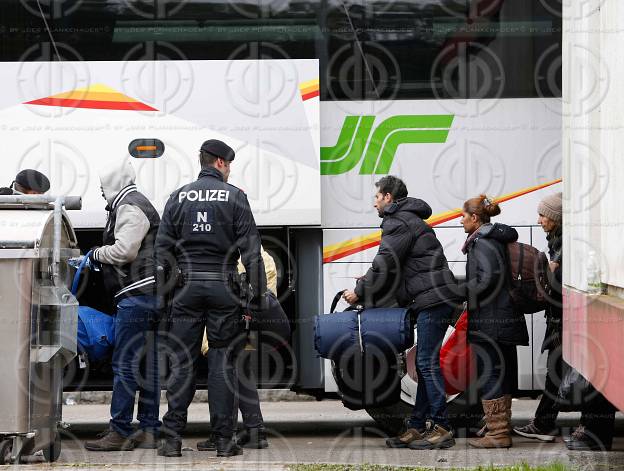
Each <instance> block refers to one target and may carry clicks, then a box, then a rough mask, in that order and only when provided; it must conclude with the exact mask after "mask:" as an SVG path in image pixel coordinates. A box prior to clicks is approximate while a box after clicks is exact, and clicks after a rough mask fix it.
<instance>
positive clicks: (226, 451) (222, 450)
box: [215, 437, 243, 458]
mask: <svg viewBox="0 0 624 471" xmlns="http://www.w3.org/2000/svg"><path fill="white" fill-rule="evenodd" d="M215 441H216V443H217V456H222V457H226V458H227V457H230V456H236V455H242V454H243V449H242V448H241V447H239V446H238V445H237V444H236V441H235V440H234V438H233V437H232V438H223V437H216V440H215Z"/></svg>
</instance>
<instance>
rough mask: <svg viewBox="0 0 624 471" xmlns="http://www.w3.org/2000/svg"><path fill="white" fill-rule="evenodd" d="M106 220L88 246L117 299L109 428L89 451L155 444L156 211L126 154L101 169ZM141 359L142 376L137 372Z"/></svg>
mask: <svg viewBox="0 0 624 471" xmlns="http://www.w3.org/2000/svg"><path fill="white" fill-rule="evenodd" d="M100 181H101V185H102V195H103V196H104V198H105V199H106V201H107V203H108V204H107V206H106V209H107V211H108V221H107V223H106V227H105V229H104V236H103V245H102V246H101V247H98V248H94V249H92V251H91V254H90V258H91V261H92V262H93V263H94V264H101V267H102V273H103V278H104V285H105V289H106V294H107V295H108V296H110V297H112V298H114V300H115V303H116V305H117V313H116V315H115V348H114V350H113V359H112V366H113V373H114V382H113V398H112V401H111V421H110V426H109V427H110V429H109V431H108V433H106V434H105V435H104V436H103V437H101V438H100V439H99V440H95V441H92V442H87V443H85V448H86V449H87V450H92V451H119V450H131V449H133V448H135V447H139V448H156V447H157V445H158V444H157V435H158V433H159V429H160V425H161V424H160V421H159V420H158V416H159V410H158V407H159V405H160V386H159V383H158V363H157V354H156V352H157V337H156V323H157V301H156V291H155V288H156V283H155V280H154V274H155V273H154V240H155V238H156V233H157V231H158V225H159V222H160V217H159V216H158V212H157V211H156V209H155V208H154V206H152V204H151V203H150V201H149V200H148V199H147V198H146V197H145V196H144V195H143V194H141V193H140V192H139V191H138V190H137V187H136V185H135V184H134V181H135V173H134V169H133V168H132V165H131V164H130V162H129V161H128V160H123V161H121V162H119V163H117V164H116V165H111V166H109V167H107V168H106V169H105V170H104V171H103V172H101V173H100ZM141 363H144V365H145V368H144V371H141V372H142V373H143V374H142V375H141V376H142V378H141V381H139V378H137V376H138V372H139V369H140V365H141ZM136 391H139V406H138V414H137V418H138V420H139V423H140V430H139V432H138V433H134V430H133V428H132V426H131V422H132V418H133V415H134V398H135V393H136Z"/></svg>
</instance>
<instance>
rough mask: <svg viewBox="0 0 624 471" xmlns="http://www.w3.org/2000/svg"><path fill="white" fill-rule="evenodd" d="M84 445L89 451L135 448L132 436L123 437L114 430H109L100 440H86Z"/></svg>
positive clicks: (129, 449) (128, 449)
mask: <svg viewBox="0 0 624 471" xmlns="http://www.w3.org/2000/svg"><path fill="white" fill-rule="evenodd" d="M84 447H85V448H86V449H87V450H89V451H131V450H134V443H133V442H132V440H131V439H130V438H125V437H122V436H121V435H119V434H118V433H117V432H115V431H114V430H109V432H108V433H107V434H106V435H104V436H103V437H102V438H100V439H99V440H95V441H93V442H85V445H84Z"/></svg>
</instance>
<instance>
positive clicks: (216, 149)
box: [200, 139, 235, 162]
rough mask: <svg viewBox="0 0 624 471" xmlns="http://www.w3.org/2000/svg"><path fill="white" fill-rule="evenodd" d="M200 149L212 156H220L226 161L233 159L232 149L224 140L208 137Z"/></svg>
mask: <svg viewBox="0 0 624 471" xmlns="http://www.w3.org/2000/svg"><path fill="white" fill-rule="evenodd" d="M200 151H202V152H206V153H208V154H210V155H212V156H214V157H218V158H221V159H223V160H226V161H228V162H231V161H232V160H234V155H235V154H234V150H233V149H232V148H231V147H230V146H228V145H227V144H226V143H225V142H223V141H219V140H218V139H208V140H207V141H205V142H204V143H203V144H202V146H201V149H200Z"/></svg>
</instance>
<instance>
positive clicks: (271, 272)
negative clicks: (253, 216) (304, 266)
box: [201, 247, 277, 355]
mask: <svg viewBox="0 0 624 471" xmlns="http://www.w3.org/2000/svg"><path fill="white" fill-rule="evenodd" d="M260 250H261V253H262V261H263V262H264V271H265V273H266V277H267V289H268V290H269V291H271V292H272V293H273V294H274V295H275V296H277V267H276V266H275V260H273V257H271V255H269V253H268V252H267V251H266V250H264V247H260ZM238 273H245V267H244V266H243V262H242V261H241V260H240V259H238ZM201 352H202V354H203V355H207V354H208V338H207V337H206V331H205V330H204V340H203V341H202V348H201Z"/></svg>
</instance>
